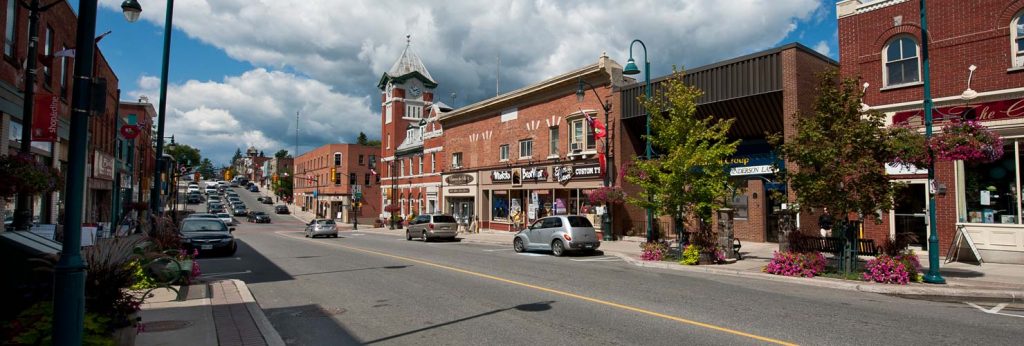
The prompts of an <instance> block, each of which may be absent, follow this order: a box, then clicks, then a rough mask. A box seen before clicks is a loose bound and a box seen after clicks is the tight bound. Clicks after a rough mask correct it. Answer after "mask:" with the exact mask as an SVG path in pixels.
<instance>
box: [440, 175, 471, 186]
mask: <svg viewBox="0 0 1024 346" xmlns="http://www.w3.org/2000/svg"><path fill="white" fill-rule="evenodd" d="M444 181H445V182H446V183H448V185H469V184H472V183H473V176H472V175H469V174H466V173H457V174H452V175H449V176H448V177H447V178H444Z"/></svg>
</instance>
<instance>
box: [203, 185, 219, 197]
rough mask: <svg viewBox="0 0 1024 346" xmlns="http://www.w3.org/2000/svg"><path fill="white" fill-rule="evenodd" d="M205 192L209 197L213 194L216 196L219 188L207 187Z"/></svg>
mask: <svg viewBox="0 0 1024 346" xmlns="http://www.w3.org/2000/svg"><path fill="white" fill-rule="evenodd" d="M203 192H206V195H207V196H209V195H213V194H216V193H217V188H216V187H210V186H207V187H206V189H205V190H203Z"/></svg>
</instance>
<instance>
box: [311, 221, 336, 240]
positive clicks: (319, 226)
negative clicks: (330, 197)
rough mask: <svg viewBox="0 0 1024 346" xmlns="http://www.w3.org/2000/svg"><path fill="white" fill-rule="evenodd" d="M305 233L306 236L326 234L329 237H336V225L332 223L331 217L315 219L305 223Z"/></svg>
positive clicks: (312, 236)
mask: <svg viewBox="0 0 1024 346" xmlns="http://www.w3.org/2000/svg"><path fill="white" fill-rule="evenodd" d="M305 233H306V234H305V235H306V237H307V238H316V237H317V236H321V235H322V236H327V237H331V238H337V237H338V227H337V225H335V224H334V220H331V219H315V220H313V221H310V222H309V223H308V224H306V230H305Z"/></svg>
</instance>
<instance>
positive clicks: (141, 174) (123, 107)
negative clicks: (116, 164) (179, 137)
mask: <svg viewBox="0 0 1024 346" xmlns="http://www.w3.org/2000/svg"><path fill="white" fill-rule="evenodd" d="M118 115H119V116H120V117H121V119H122V122H123V123H124V124H129V125H136V126H138V127H139V129H140V130H141V131H140V132H139V136H138V137H135V139H134V140H128V139H124V140H123V141H122V142H121V146H122V149H121V150H122V154H120V155H119V156H121V157H120V159H121V160H123V161H124V162H125V165H126V167H125V168H126V169H125V171H123V172H122V173H121V174H122V175H121V178H120V182H121V183H120V184H119V185H120V187H121V190H122V191H121V193H122V198H124V199H126V200H128V201H131V202H143V203H149V193H150V191H151V189H152V185H150V184H152V181H153V170H155V169H156V161H155V160H154V158H155V157H156V148H155V147H153V135H154V133H155V132H154V131H153V129H154V127H153V126H152V125H153V123H154V121H156V109H155V108H153V104H152V103H150V102H149V100H148V99H141V100H139V101H138V102H131V101H121V102H120V103H119V104H118ZM133 122H134V123H133ZM122 205H127V203H123V204H122Z"/></svg>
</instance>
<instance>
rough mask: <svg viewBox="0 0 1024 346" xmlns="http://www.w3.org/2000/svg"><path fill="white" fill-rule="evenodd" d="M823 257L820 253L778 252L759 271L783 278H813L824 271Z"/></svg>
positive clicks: (824, 261)
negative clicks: (782, 276)
mask: <svg viewBox="0 0 1024 346" xmlns="http://www.w3.org/2000/svg"><path fill="white" fill-rule="evenodd" d="M826 263H827V261H826V260H825V256H824V255H822V254H821V253H820V252H792V251H787V252H778V251H776V252H775V254H773V255H772V260H771V262H768V265H765V266H764V268H762V269H761V271H763V272H765V273H769V274H775V275H784V276H803V277H809V278H813V277H815V276H817V275H819V274H821V273H822V272H824V271H825V264H826Z"/></svg>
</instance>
